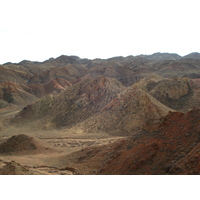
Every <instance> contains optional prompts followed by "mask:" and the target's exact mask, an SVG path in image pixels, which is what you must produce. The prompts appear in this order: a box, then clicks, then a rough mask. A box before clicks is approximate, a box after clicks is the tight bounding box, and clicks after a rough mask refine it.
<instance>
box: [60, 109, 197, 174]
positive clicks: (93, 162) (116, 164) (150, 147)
mask: <svg viewBox="0 0 200 200" xmlns="http://www.w3.org/2000/svg"><path fill="white" fill-rule="evenodd" d="M199 114H200V110H199V109H194V110H191V111H190V112H188V113H187V114H183V113H180V112H169V114H168V115H167V116H166V117H164V118H163V121H162V122H161V123H160V126H159V127H158V129H157V131H155V132H151V133H150V132H145V131H143V132H139V133H137V134H135V135H134V136H132V137H129V138H127V139H123V140H121V141H117V142H115V143H112V144H109V145H103V146H98V147H88V148H86V149H83V150H81V151H78V152H74V153H72V154H70V155H68V156H62V157H60V162H61V163H66V164H70V165H71V166H73V167H76V168H77V169H79V173H81V174H82V173H83V174H124V175H125V174H199V170H200V168H199V167H200V166H199V151H200V149H199V142H200V137H199V133H200V129H199V127H200V126H199V125H200V124H199V123H200V120H199V116H200V115H199Z"/></svg>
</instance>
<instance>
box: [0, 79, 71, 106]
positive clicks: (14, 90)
mask: <svg viewBox="0 0 200 200" xmlns="http://www.w3.org/2000/svg"><path fill="white" fill-rule="evenodd" d="M71 85H72V84H71V83H70V82H68V81H66V80H64V79H60V78H57V79H54V80H52V81H50V82H47V83H44V84H29V85H28V84H18V83H14V82H5V83H1V84H0V100H1V103H0V108H2V107H6V106H8V103H10V104H14V105H18V106H23V105H27V104H30V103H33V102H34V101H36V100H38V99H39V98H42V97H44V96H46V95H49V94H54V95H55V94H58V93H60V92H61V91H63V90H65V89H66V88H68V87H70V86H71Z"/></svg>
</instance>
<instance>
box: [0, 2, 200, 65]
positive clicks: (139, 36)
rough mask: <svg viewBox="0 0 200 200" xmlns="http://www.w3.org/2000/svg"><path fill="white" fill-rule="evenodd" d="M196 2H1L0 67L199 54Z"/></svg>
mask: <svg viewBox="0 0 200 200" xmlns="http://www.w3.org/2000/svg"><path fill="white" fill-rule="evenodd" d="M199 21H200V12H199V1H198V0H187V1H185V0H182V1H181V0H0V63H1V64H2V63H5V62H8V61H10V62H20V61H21V60H24V59H26V60H32V61H44V60H46V59H48V58H50V57H58V56H60V55H77V56H79V57H81V58H108V57H114V56H128V55H138V54H152V53H155V52H169V53H178V54H180V55H182V56H183V55H186V54H188V53H191V52H200V28H199Z"/></svg>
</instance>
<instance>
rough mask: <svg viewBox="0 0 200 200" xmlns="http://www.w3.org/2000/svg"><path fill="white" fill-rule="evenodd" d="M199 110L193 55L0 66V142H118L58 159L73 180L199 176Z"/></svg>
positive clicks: (197, 65) (199, 78) (199, 81)
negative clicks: (50, 138) (31, 138)
mask: <svg viewBox="0 0 200 200" xmlns="http://www.w3.org/2000/svg"><path fill="white" fill-rule="evenodd" d="M199 108H200V53H197V52H194V53H191V54H188V55H186V56H183V57H182V56H179V55H178V54H175V53H173V54H171V53H154V54H152V55H138V56H127V57H122V56H119V57H113V58H109V59H94V60H90V59H81V58H79V57H77V56H65V55H62V56H60V57H58V58H55V59H54V58H50V59H48V60H46V61H44V62H32V61H27V60H24V61H22V62H20V63H5V64H3V65H0V120H1V122H0V136H2V137H7V136H8V133H9V135H13V132H14V131H13V130H26V131H27V132H32V133H37V134H36V135H38V133H39V132H41V131H47V132H52V133H53V131H58V132H59V133H60V132H62V135H63V132H64V135H65V136H71V135H77V136H81V135H84V136H88V137H89V136H90V135H92V137H103V136H105V135H107V136H109V137H116V138H117V137H123V138H124V139H122V140H118V141H116V142H114V143H112V145H109V144H106V145H104V146H94V147H93V146H92V147H88V148H86V149H82V150H80V151H76V152H73V153H72V154H69V155H64V156H60V157H59V158H57V159H58V163H60V164H59V165H67V164H69V163H70V165H72V166H73V167H74V168H77V171H79V173H80V174H198V173H199V166H200V165H199V161H198V158H197V157H198V154H199V137H198V132H199V129H198V128H199V125H198V122H199V120H198V117H199ZM39 137H40V136H39ZM5 144H6V143H5ZM4 149H6V148H4ZM62 159H64V160H62ZM194 160H195V161H194ZM58 163H57V164H55V166H54V167H58V166H57V165H58ZM102 163H104V164H103V165H102ZM171 163H172V164H171ZM82 169H84V170H82Z"/></svg>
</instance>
